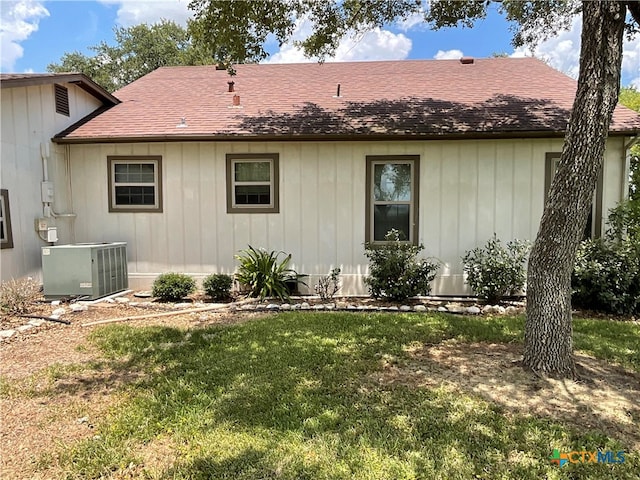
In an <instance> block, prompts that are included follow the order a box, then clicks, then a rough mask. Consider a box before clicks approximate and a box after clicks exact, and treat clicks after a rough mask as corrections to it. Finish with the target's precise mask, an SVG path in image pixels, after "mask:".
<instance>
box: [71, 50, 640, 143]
mask: <svg viewBox="0 0 640 480" xmlns="http://www.w3.org/2000/svg"><path fill="white" fill-rule="evenodd" d="M236 70H237V75H236V76H234V77H230V76H229V75H228V74H227V72H226V71H224V70H216V68H215V66H198V67H166V68H160V69H158V70H156V71H154V72H152V73H150V74H148V75H146V76H144V77H142V78H140V79H139V80H137V81H135V82H133V83H132V84H130V85H128V86H126V87H124V88H122V89H121V90H119V91H117V92H115V94H114V95H115V96H116V97H118V98H119V99H120V100H122V103H121V104H118V105H116V106H114V107H112V108H111V109H109V110H107V111H106V112H104V113H101V114H100V115H97V116H96V117H95V118H92V119H89V120H88V121H86V122H84V123H82V124H79V125H75V126H73V127H71V128H70V129H68V130H67V131H65V132H62V133H61V134H60V135H59V136H58V137H59V139H60V141H62V142H85V141H133V140H136V141H137V140H142V141H144V140H149V141H153V140H179V139H190V140H193V139H216V138H219V139H233V138H237V139H239V138H265V137H267V138H272V137H277V138H287V139H288V138H291V139H296V138H301V139H303V138H441V137H442V138H448V137H456V136H466V135H475V136H480V137H482V136H487V137H491V136H510V135H513V136H521V135H539V136H541V135H560V134H562V132H563V131H564V129H565V127H566V124H567V120H568V118H569V111H570V109H571V106H572V104H573V99H574V94H575V88H576V82H575V81H574V80H573V79H571V78H569V77H567V76H566V75H564V74H562V73H560V72H558V71H556V70H554V69H552V68H551V67H549V66H547V65H545V64H544V63H543V62H541V61H539V60H535V59H532V58H491V59H477V60H475V62H474V63H473V64H462V63H461V62H460V61H458V60H405V61H384V62H352V63H325V64H317V63H304V64H281V65H275V64H259V65H238V66H237V67H236ZM229 81H233V82H234V84H235V85H234V88H235V92H233V93H230V92H229V91H228V90H229V87H228V82H229ZM338 85H339V86H340V96H339V97H338V96H337V91H338ZM234 95H238V96H239V97H240V106H239V107H234V106H233V96H234ZM182 118H184V119H185V121H186V125H187V126H186V127H178V126H177V125H179V124H180V123H181V119H182ZM611 130H612V132H613V133H630V134H631V133H637V132H638V131H640V115H638V114H637V113H635V112H633V111H632V110H629V109H627V108H625V107H622V106H618V108H617V109H616V112H615V114H614V119H613V122H612V124H611Z"/></svg>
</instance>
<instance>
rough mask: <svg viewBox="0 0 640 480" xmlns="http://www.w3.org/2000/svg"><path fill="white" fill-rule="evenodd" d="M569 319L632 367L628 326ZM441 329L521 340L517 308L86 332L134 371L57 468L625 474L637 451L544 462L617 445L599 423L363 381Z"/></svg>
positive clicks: (638, 357)
mask: <svg viewBox="0 0 640 480" xmlns="http://www.w3.org/2000/svg"><path fill="white" fill-rule="evenodd" d="M574 329H575V345H576V348H577V349H579V350H583V351H586V352H588V353H590V354H593V355H595V356H597V357H601V358H605V359H607V360H608V361H612V362H617V363H620V364H623V365H625V366H628V367H630V368H634V369H635V370H639V369H640V346H639V342H638V338H639V337H640V327H639V326H638V325H637V324H632V323H620V322H618V323H616V322H609V321H593V320H576V321H575V324H574ZM450 338H457V339H460V340H462V341H470V342H471V341H473V342H475V341H486V342H501V343H503V342H521V341H522V338H523V319H522V318H493V319H482V318H469V317H451V316H446V315H424V314H420V315H418V314H395V315H385V314H369V315H367V314H347V313H315V314H314V313H306V312H305V313H304V314H301V313H294V312H292V313H286V314H284V313H283V314H278V315H275V316H269V317H266V318H264V319H260V320H256V321H251V322H247V323H244V324H239V325H235V326H226V327H211V328H208V329H203V330H196V331H183V330H178V329H172V328H162V327H147V328H133V327H130V326H127V325H124V324H119V325H111V326H108V327H104V328H101V329H98V330H96V331H94V332H93V334H92V341H93V342H95V343H96V344H97V345H98V346H99V347H100V348H101V349H102V350H103V352H104V353H105V354H106V355H107V356H108V358H110V359H111V360H110V362H108V363H109V368H111V369H113V368H116V369H122V370H125V371H132V372H144V373H146V375H144V376H142V377H140V380H137V381H136V382H135V383H132V384H130V385H129V386H128V387H127V389H128V390H127V392H126V393H127V395H128V398H129V400H128V401H126V402H125V403H124V405H122V404H121V405H120V406H119V408H118V410H114V411H112V412H111V414H110V415H109V416H108V418H105V419H104V420H103V421H102V422H100V424H99V425H98V426H97V428H96V434H97V435H96V437H94V438H93V439H91V440H87V441H83V442H81V443H79V444H75V445H68V446H66V447H65V448H64V449H62V450H61V453H60V455H61V457H60V461H61V463H62V465H63V468H65V470H66V471H67V472H68V476H69V477H70V478H99V477H103V476H104V477H106V476H109V475H111V474H112V473H113V472H119V475H122V476H125V475H130V476H131V477H132V478H166V479H169V478H171V479H226V478H228V479H267V478H278V479H351V478H357V479H376V480H377V479H418V478H425V479H427V478H428V479H470V478H484V479H510V478H519V479H534V478H535V479H538V478H550V479H555V478H557V479H562V478H592V479H606V478H611V479H613V478H616V479H617V478H629V479H631V478H637V476H638V473H639V472H640V455H639V454H638V452H635V453H634V452H627V455H626V462H625V463H624V464H620V465H603V464H571V465H568V466H565V467H563V468H562V469H560V468H559V467H557V466H554V465H551V464H550V462H549V460H548V458H549V455H551V452H552V451H553V449H554V448H557V449H560V450H561V451H570V450H583V449H585V448H587V449H596V448H598V449H601V450H613V451H618V450H625V446H624V445H621V444H620V443H619V442H618V441H616V439H614V438H609V437H607V436H606V435H604V434H603V433H601V432H599V431H597V430H587V431H579V432H578V431H574V430H572V429H571V428H569V427H568V426H566V425H563V424H562V423H559V422H555V421H553V420H550V419H542V418H535V417H527V416H521V415H513V414H507V413H506V412H504V411H503V410H502V408H501V407H499V406H497V405H495V404H492V403H490V402H487V401H485V400H482V399H480V398H478V397H476V396H473V395H463V394H460V393H459V392H458V393H455V392H452V391H451V390H449V389H445V388H435V389H427V388H411V387H408V386H402V385H383V384H380V383H378V382H376V381H375V380H374V379H375V373H376V372H378V371H380V368H381V363H382V359H383V358H397V359H399V360H398V361H399V362H402V361H403V359H404V358H406V355H407V354H406V347H407V346H408V345H411V344H416V342H418V343H422V344H424V343H430V344H436V343H439V342H441V341H443V340H445V339H450ZM149 451H158V452H164V453H163V456H164V458H165V461H164V464H163V463H162V462H155V464H154V462H150V461H149V460H148V458H147V457H146V456H148V455H149ZM127 478H129V477H127Z"/></svg>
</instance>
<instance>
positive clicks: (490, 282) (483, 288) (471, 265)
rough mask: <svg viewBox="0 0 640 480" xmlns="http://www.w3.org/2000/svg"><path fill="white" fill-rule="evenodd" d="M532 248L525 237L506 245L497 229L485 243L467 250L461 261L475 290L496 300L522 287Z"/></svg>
mask: <svg viewBox="0 0 640 480" xmlns="http://www.w3.org/2000/svg"><path fill="white" fill-rule="evenodd" d="M529 249H530V245H529V242H526V241H523V240H513V241H511V242H509V243H507V246H506V248H505V246H504V245H502V243H501V242H500V240H499V239H498V238H497V237H496V235H495V233H494V234H493V238H490V239H489V240H488V241H487V243H486V244H485V246H484V247H476V248H474V249H473V250H469V251H467V252H465V255H464V256H463V257H462V263H463V264H464V271H465V273H466V274H467V283H468V284H469V286H470V287H471V290H473V293H474V294H476V295H477V296H478V297H480V298H483V299H486V300H487V302H489V303H492V304H493V303H498V302H499V301H500V300H502V299H503V298H504V297H505V296H508V295H514V294H515V293H517V292H518V291H519V290H522V288H523V287H524V284H525V282H526V280H527V269H526V261H527V256H528V255H529Z"/></svg>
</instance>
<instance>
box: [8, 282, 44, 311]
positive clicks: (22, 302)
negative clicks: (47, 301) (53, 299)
mask: <svg viewBox="0 0 640 480" xmlns="http://www.w3.org/2000/svg"><path fill="white" fill-rule="evenodd" d="M40 296H41V293H40V284H39V283H38V282H36V281H35V280H34V279H33V278H31V277H27V278H21V279H19V280H8V281H6V282H2V284H1V285H0V309H1V310H2V311H3V312H5V313H8V314H15V313H27V312H28V311H29V309H30V307H31V305H32V304H33V302H35V301H36V300H37V299H38V298H40Z"/></svg>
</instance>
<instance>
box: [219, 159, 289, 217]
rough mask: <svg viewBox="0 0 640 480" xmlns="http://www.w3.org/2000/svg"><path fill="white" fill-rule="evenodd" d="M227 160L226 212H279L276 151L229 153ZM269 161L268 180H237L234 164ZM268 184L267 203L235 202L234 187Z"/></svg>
mask: <svg viewBox="0 0 640 480" xmlns="http://www.w3.org/2000/svg"><path fill="white" fill-rule="evenodd" d="M226 160H227V213H279V212H280V205H279V155H278V154H277V153H260V154H253V153H251V154H248V153H229V154H227V157H226ZM265 162H268V163H269V181H268V182H266V181H254V182H246V181H245V182H239V181H236V179H235V166H236V165H237V164H239V163H265ZM244 185H268V186H269V204H237V203H236V195H235V193H236V187H239V186H244Z"/></svg>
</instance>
